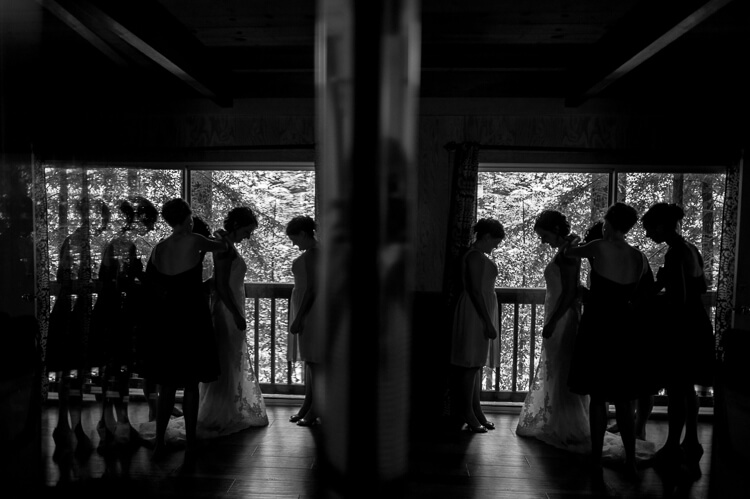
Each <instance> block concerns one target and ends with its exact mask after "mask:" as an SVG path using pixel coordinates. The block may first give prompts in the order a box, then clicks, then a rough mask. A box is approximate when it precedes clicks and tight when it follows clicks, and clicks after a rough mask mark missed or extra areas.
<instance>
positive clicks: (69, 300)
mask: <svg viewBox="0 0 750 499" xmlns="http://www.w3.org/2000/svg"><path fill="white" fill-rule="evenodd" d="M75 208H76V212H77V214H78V216H79V218H80V220H81V225H80V226H79V227H78V228H76V229H75V230H74V231H73V233H72V234H70V235H69V236H68V237H66V238H65V240H64V241H63V244H62V246H61V248H60V253H59V255H60V259H59V264H58V270H57V282H58V284H59V286H60V291H59V293H58V294H57V296H56V298H55V305H54V307H53V309H52V312H51V314H50V321H49V333H48V342H47V357H46V364H47V370H48V371H49V372H55V373H56V375H57V376H56V377H57V381H58V389H57V394H58V419H57V426H56V427H55V430H54V431H53V432H52V436H53V439H54V441H55V453H54V455H53V457H54V458H56V459H57V458H59V457H62V456H63V455H67V454H69V453H70V452H71V451H72V449H73V445H75V451H76V454H77V455H78V456H79V457H84V456H86V455H87V454H88V453H89V452H90V450H91V448H92V447H91V440H90V438H89V436H88V434H87V432H86V431H85V430H84V429H83V426H82V422H81V409H82V401H83V384H84V381H85V377H86V375H85V373H86V372H87V371H88V370H89V369H90V368H91V367H92V366H93V365H94V364H92V358H93V352H92V349H91V348H90V341H91V334H90V332H91V328H90V320H89V317H90V312H91V293H90V281H91V265H92V261H91V243H92V242H93V240H94V239H95V238H96V237H97V236H98V235H100V234H101V233H102V232H104V231H105V230H106V228H107V225H108V224H109V217H110V213H109V207H108V206H107V205H106V204H105V203H104V202H103V201H101V200H99V199H94V200H93V201H92V200H90V199H89V198H88V197H83V198H81V199H78V200H77V201H76V203H75ZM97 365H98V364H97ZM71 428H72V429H73V432H72V433H71Z"/></svg>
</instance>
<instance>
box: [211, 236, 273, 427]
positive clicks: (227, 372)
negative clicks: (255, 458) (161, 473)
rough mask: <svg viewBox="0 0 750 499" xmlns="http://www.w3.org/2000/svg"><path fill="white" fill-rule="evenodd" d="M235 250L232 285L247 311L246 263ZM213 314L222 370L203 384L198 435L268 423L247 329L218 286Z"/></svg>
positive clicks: (214, 293)
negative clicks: (238, 321)
mask: <svg viewBox="0 0 750 499" xmlns="http://www.w3.org/2000/svg"><path fill="white" fill-rule="evenodd" d="M232 253H233V256H232V257H231V258H232V263H231V267H230V271H229V289H230V292H231V293H232V294H233V295H234V297H235V300H236V303H239V304H240V307H241V311H242V312H243V314H244V304H245V273H246V272H247V266H246V264H245V260H243V258H242V257H241V256H240V255H239V254H238V253H237V250H235V249H232ZM214 286H215V281H214ZM211 315H212V317H213V324H214V328H215V330H216V339H217V343H218V350H219V363H220V367H221V373H220V374H219V378H218V379H217V380H216V381H214V382H212V383H201V385H200V388H199V389H200V404H199V409H198V435H199V436H201V437H203V438H211V437H218V436H222V435H229V434H231V433H235V432H238V431H240V430H244V429H245V428H249V427H251V426H267V425H268V416H267V415H266V405H265V402H264V400H263V394H262V393H261V391H260V385H259V384H258V379H257V378H256V376H255V373H254V372H253V368H252V366H251V363H250V354H249V351H248V350H249V347H248V343H247V336H246V333H245V331H241V330H239V329H238V328H237V326H236V325H235V323H234V318H233V316H232V313H231V312H230V311H229V309H228V308H227V307H226V305H224V302H223V301H222V300H221V298H220V297H219V294H218V292H217V291H216V289H215V287H214V289H212V291H211Z"/></svg>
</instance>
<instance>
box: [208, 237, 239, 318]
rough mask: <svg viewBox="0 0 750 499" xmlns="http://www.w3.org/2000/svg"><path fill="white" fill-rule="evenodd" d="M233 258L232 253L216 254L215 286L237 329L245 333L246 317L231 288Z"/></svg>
mask: <svg viewBox="0 0 750 499" xmlns="http://www.w3.org/2000/svg"><path fill="white" fill-rule="evenodd" d="M201 237H202V236H201ZM233 258H235V255H234V254H233V252H231V251H224V252H216V253H214V284H215V286H216V293H217V294H218V295H219V299H220V300H221V301H222V303H224V306H225V307H227V310H229V313H231V314H232V317H234V323H235V324H236V325H237V328H238V329H239V330H240V331H244V330H245V329H246V328H247V322H246V321H245V316H244V314H243V313H242V312H241V310H242V309H241V308H240V306H239V304H238V303H236V302H235V297H234V294H233V293H232V290H231V289H230V287H229V271H230V270H231V268H232V259H233Z"/></svg>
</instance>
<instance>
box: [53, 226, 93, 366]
mask: <svg viewBox="0 0 750 499" xmlns="http://www.w3.org/2000/svg"><path fill="white" fill-rule="evenodd" d="M90 265H91V254H90V247H89V245H88V241H86V240H85V238H84V237H83V233H82V231H81V229H76V231H75V232H74V233H73V234H72V235H70V236H68V237H66V238H65V241H63V244H62V246H61V247H60V260H59V266H58V270H57V282H58V283H59V284H60V292H59V293H58V295H57V296H56V298H55V304H54V306H53V307H52V312H51V313H50V318H49V330H48V333H47V348H46V359H45V362H46V364H47V370H48V371H50V372H52V371H66V370H71V369H81V368H84V367H92V366H94V365H97V364H92V357H94V358H95V355H94V352H93V351H92V345H91V339H92V334H91V323H90V313H91V294H90V293H86V292H85V289H84V285H85V284H86V282H88V281H89V279H90V275H91V270H90V267H89V266H90ZM76 284H77V286H76Z"/></svg>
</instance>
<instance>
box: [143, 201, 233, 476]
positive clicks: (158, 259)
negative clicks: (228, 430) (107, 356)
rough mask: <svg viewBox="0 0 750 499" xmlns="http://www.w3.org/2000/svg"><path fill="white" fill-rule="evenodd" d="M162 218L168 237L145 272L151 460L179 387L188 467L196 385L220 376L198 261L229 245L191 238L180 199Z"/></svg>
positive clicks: (161, 443) (160, 449)
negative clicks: (155, 390) (154, 389)
mask: <svg viewBox="0 0 750 499" xmlns="http://www.w3.org/2000/svg"><path fill="white" fill-rule="evenodd" d="M161 214H162V217H163V218H164V220H165V221H166V222H167V223H168V224H169V226H170V227H172V233H171V234H170V235H169V236H168V237H166V238H165V239H163V240H162V241H160V242H159V243H158V244H157V245H156V246H155V247H154V249H153V251H152V252H151V257H150V258H149V261H148V265H147V267H146V274H147V282H148V300H149V309H150V316H149V324H150V327H151V331H150V334H151V337H152V338H153V348H152V350H151V352H150V356H149V360H148V364H149V369H148V376H149V377H150V378H151V379H152V380H153V381H154V382H155V383H157V384H158V385H159V395H158V398H157V405H156V443H155V447H154V458H159V457H160V456H161V455H163V453H164V451H165V450H166V442H165V438H164V437H165V434H166V430H167V425H168V423H169V417H170V416H171V414H172V409H173V408H174V402H175V392H176V390H177V388H178V387H183V389H184V397H183V403H182V408H183V413H184V416H185V438H186V444H187V449H186V452H185V463H186V464H188V463H189V462H192V459H193V458H194V454H195V444H196V429H197V418H198V401H199V394H198V384H199V383H201V382H202V383H210V382H212V381H215V380H216V379H217V378H218V374H219V357H218V352H217V346H216V337H215V333H214V328H213V324H212V321H211V312H210V310H209V304H208V301H207V300H206V296H205V294H204V290H203V281H202V273H203V265H202V261H203V255H204V254H205V253H206V252H208V251H226V250H227V249H228V244H227V243H226V242H225V241H223V240H212V239H208V238H206V237H204V236H201V235H200V234H196V233H194V232H193V218H192V210H191V209H190V205H188V203H187V202H185V201H184V200H182V199H180V198H176V199H172V200H170V201H167V202H166V203H164V205H163V207H162V210H161Z"/></svg>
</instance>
